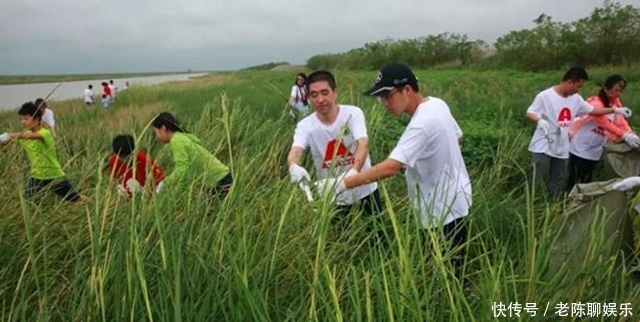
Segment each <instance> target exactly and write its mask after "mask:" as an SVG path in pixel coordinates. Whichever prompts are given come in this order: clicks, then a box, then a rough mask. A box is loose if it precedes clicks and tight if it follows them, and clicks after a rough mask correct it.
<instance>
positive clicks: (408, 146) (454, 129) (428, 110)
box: [389, 97, 472, 229]
mask: <svg viewBox="0 0 640 322" xmlns="http://www.w3.org/2000/svg"><path fill="white" fill-rule="evenodd" d="M460 135H462V130H460V127H459V126H458V125H457V122H456V121H455V119H454V118H453V115H451V112H450V110H449V107H448V106H447V103H445V102H444V101H443V100H441V99H439V98H436V97H428V99H427V101H425V102H423V103H421V104H420V105H418V108H417V109H416V111H415V113H414V114H413V116H412V117H411V121H409V124H408V125H407V128H406V129H405V131H404V133H402V136H401V137H400V140H399V141H398V144H397V145H396V147H395V148H394V149H393V151H392V152H391V155H390V156H389V158H391V159H394V160H397V161H398V162H400V163H402V164H403V165H404V167H405V177H406V181H407V190H408V192H409V197H410V198H411V201H412V204H413V206H414V207H415V208H416V209H418V210H419V212H420V221H421V224H422V227H423V228H425V229H426V228H430V227H437V226H442V225H446V224H448V223H450V222H452V221H453V220H455V219H458V218H462V217H464V216H467V215H468V214H469V208H470V207H471V204H472V198H471V180H470V179H469V173H468V172H467V168H466V166H465V164H464V159H463V157H462V152H461V151H460V146H459V144H458V137H460Z"/></svg>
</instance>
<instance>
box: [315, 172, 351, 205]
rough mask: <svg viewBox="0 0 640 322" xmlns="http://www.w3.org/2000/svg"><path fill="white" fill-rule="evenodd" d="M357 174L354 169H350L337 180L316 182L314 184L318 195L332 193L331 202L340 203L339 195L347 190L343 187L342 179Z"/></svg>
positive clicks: (327, 179)
mask: <svg viewBox="0 0 640 322" xmlns="http://www.w3.org/2000/svg"><path fill="white" fill-rule="evenodd" d="M357 173H358V171H356V170H355V169H351V170H349V171H347V172H346V173H344V174H342V175H340V176H338V177H337V178H326V179H322V180H318V181H316V182H315V183H314V184H315V186H316V190H317V192H318V194H319V195H321V196H326V194H328V193H331V192H333V196H332V198H331V202H333V201H336V199H337V201H339V202H340V201H341V200H340V195H341V194H342V193H343V192H344V191H345V190H347V187H346V186H345V185H344V178H346V177H349V176H352V175H354V174H357Z"/></svg>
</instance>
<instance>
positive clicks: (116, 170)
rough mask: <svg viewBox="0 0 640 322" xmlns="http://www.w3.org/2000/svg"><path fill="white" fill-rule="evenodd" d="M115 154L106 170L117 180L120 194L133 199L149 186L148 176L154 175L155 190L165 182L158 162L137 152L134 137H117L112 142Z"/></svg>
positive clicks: (111, 156)
mask: <svg viewBox="0 0 640 322" xmlns="http://www.w3.org/2000/svg"><path fill="white" fill-rule="evenodd" d="M111 147H112V149H113V154H111V155H110V156H109V161H108V163H107V166H106V167H105V170H109V173H110V175H111V178H114V179H117V180H118V181H119V183H118V192H120V193H122V194H123V195H126V196H127V197H131V196H132V195H133V194H134V193H137V192H140V191H141V190H142V187H144V186H145V185H146V184H147V174H149V173H151V174H152V175H153V180H154V181H153V187H154V190H155V189H156V188H157V187H158V185H160V184H161V183H162V180H164V172H162V169H160V167H159V166H158V165H157V164H156V162H155V161H154V160H153V159H152V158H151V157H150V156H148V155H147V154H146V153H145V152H143V151H138V152H135V153H134V151H135V140H134V138H133V136H131V135H127V134H122V135H117V136H116V137H115V138H113V141H112V142H111Z"/></svg>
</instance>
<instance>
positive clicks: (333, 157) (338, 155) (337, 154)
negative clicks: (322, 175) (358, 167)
mask: <svg viewBox="0 0 640 322" xmlns="http://www.w3.org/2000/svg"><path fill="white" fill-rule="evenodd" d="M353 161H354V157H353V153H351V151H349V149H347V147H346V146H345V145H344V143H342V141H338V140H335V139H334V140H331V141H329V143H327V147H326V149H325V152H324V162H323V163H322V168H323V169H328V168H330V167H331V164H332V163H333V166H334V167H344V166H347V165H352V164H353Z"/></svg>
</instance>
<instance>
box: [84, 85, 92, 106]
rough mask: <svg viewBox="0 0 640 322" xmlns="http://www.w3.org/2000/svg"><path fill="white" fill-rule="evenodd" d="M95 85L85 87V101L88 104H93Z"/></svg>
mask: <svg viewBox="0 0 640 322" xmlns="http://www.w3.org/2000/svg"><path fill="white" fill-rule="evenodd" d="M92 90H93V85H91V84H89V86H88V87H87V88H85V89H84V92H83V93H82V96H83V97H84V103H85V104H86V105H87V106H90V105H93V91H92Z"/></svg>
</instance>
